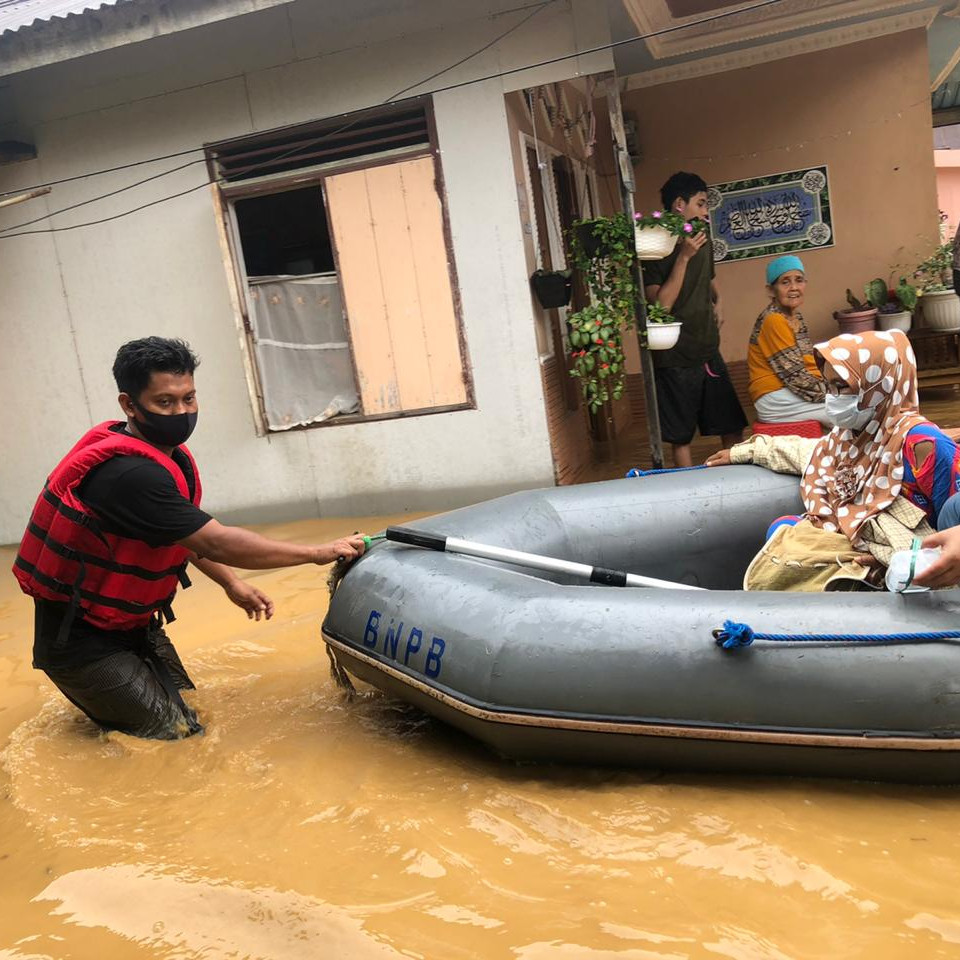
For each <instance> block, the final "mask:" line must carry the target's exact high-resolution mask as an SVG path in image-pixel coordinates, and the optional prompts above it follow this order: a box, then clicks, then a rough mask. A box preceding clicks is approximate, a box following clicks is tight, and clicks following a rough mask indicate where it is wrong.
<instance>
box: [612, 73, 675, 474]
mask: <svg viewBox="0 0 960 960" xmlns="http://www.w3.org/2000/svg"><path fill="white" fill-rule="evenodd" d="M604 86H605V87H606V92H607V109H608V111H609V113H610V129H611V130H612V131H613V153H614V159H615V160H616V161H617V171H618V179H619V181H620V205H621V208H622V209H623V212H624V214H626V217H627V220H629V221H630V226H631V227H632V228H634V229H636V228H635V227H634V222H633V213H634V209H633V191H634V190H635V189H636V187H635V184H634V180H633V166H632V164H631V163H630V154H629V153H628V152H627V134H626V131H625V130H624V128H623V108H622V107H621V105H620V84H619V81H618V80H617V76H616V74H615V73H611V74H608V75H607V77H606V78H605V79H604ZM631 274H632V276H633V283H634V287H635V288H636V296H635V297H634V301H633V307H634V318H635V321H636V328H637V344H638V346H639V347H640V369H641V371H642V372H643V395H644V399H645V400H646V412H647V432H648V434H649V436H650V459H651V460H652V461H653V468H654V469H655V470H660V469H661V468H662V467H663V442H662V441H661V439H660V414H659V412H658V411H657V390H656V386H655V384H654V379H653V358H652V357H651V356H650V350H649V348H648V347H647V298H646V296H645V295H644V292H643V277H642V276H641V273H640V263H639V261H637V260H634V262H633V268H632V270H631Z"/></svg>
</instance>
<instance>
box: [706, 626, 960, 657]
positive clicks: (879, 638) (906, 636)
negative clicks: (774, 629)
mask: <svg viewBox="0 0 960 960" xmlns="http://www.w3.org/2000/svg"><path fill="white" fill-rule="evenodd" d="M713 639H714V640H715V641H716V642H717V646H718V647H722V648H723V649H724V650H736V649H737V648H738V647H749V646H750V644H751V643H753V641H754V640H771V641H773V642H774V643H818V642H819V643H924V642H927V641H930V640H956V639H960V630H934V631H931V632H929V633H756V632H755V631H754V630H753V628H752V627H751V626H750V625H749V624H746V623H736V622H735V621H734V620H724V621H723V627H722V628H718V629H717V630H714V631H713Z"/></svg>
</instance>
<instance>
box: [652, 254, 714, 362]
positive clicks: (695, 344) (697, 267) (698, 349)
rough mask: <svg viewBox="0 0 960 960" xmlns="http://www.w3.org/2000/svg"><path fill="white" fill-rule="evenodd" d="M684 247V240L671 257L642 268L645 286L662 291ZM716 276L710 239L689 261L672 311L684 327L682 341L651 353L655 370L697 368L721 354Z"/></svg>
mask: <svg viewBox="0 0 960 960" xmlns="http://www.w3.org/2000/svg"><path fill="white" fill-rule="evenodd" d="M682 244H683V240H682V239H681V240H679V241H678V242H677V245H676V247H675V248H674V250H673V253H671V254H670V256H669V257H664V259H663V260H648V261H647V262H646V263H644V264H643V282H644V284H645V285H646V286H648V287H649V286H658V287H662V286H663V285H664V284H665V283H666V282H667V279H668V278H669V276H670V274H671V272H672V271H673V266H674V264H675V263H676V262H677V256H678V255H679V253H680V247H681V245H682ZM714 274H715V270H714V265H713V246H712V244H711V242H710V240H709V239H708V240H707V242H706V243H705V244H704V245H703V246H702V247H701V248H700V249H699V250H698V251H697V252H696V253H695V254H694V255H693V256H692V257H691V258H690V262H689V263H688V264H687V272H686V273H685V274H684V275H683V283H682V284H681V286H680V293H679V294H678V296H677V300H676V302H675V303H674V305H673V308H672V309H671V311H670V312H671V313H672V314H673V316H674V317H675V318H676V319H677V320H679V321H680V322H681V323H683V326H682V327H681V328H680V339H679V340H678V341H677V345H676V346H675V347H671V348H670V349H669V350H654V351H653V352H652V356H653V365H654V366H655V367H698V366H700V364H701V363H703V362H704V361H706V360H709V359H710V358H711V357H712V356H713V355H714V354H715V353H716V352H717V350H719V348H720V331H719V330H718V328H717V321H716V318H715V317H714V315H713V291H712V286H711V281H712V280H713V277H714Z"/></svg>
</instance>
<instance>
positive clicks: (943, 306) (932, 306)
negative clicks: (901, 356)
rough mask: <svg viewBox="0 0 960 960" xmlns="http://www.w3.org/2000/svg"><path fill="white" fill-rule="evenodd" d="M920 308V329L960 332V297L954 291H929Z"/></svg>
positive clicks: (920, 303)
mask: <svg viewBox="0 0 960 960" xmlns="http://www.w3.org/2000/svg"><path fill="white" fill-rule="evenodd" d="M918 306H919V308H920V310H919V312H920V316H919V318H918V321H917V326H918V327H921V328H922V329H924V330H937V331H939V332H940V333H953V332H954V331H957V330H960V297H958V296H957V295H956V293H955V292H954V291H953V290H931V291H927V292H926V293H925V294H924V295H923V296H922V297H921V298H920V301H919V304H918Z"/></svg>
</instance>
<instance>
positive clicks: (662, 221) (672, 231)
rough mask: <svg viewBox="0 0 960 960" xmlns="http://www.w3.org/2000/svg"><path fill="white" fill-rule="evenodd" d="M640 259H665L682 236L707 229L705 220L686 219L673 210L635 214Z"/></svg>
mask: <svg viewBox="0 0 960 960" xmlns="http://www.w3.org/2000/svg"><path fill="white" fill-rule="evenodd" d="M633 225H634V233H635V243H636V248H637V259H638V260H663V259H664V257H669V256H670V254H671V253H673V250H674V248H675V247H676V245H677V241H678V240H679V239H680V238H681V237H693V236H696V235H697V234H698V233H703V231H704V230H706V229H707V223H706V221H705V220H699V219H698V220H690V221H688V220H686V219H685V218H684V217H683V216H681V215H680V214H679V213H674V212H673V211H671V210H667V211H664V210H654V211H653V213H647V214H643V213H635V214H634V215H633Z"/></svg>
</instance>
